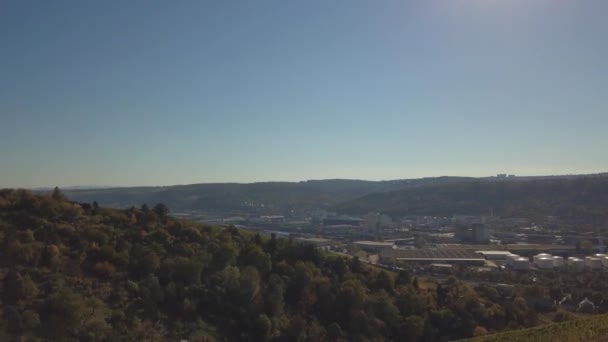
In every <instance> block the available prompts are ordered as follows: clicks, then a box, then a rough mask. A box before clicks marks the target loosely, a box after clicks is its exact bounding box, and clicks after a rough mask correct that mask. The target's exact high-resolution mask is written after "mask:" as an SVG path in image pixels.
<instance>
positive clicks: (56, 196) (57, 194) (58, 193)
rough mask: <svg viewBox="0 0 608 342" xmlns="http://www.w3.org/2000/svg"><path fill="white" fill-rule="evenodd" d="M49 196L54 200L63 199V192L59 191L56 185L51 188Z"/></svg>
mask: <svg viewBox="0 0 608 342" xmlns="http://www.w3.org/2000/svg"><path fill="white" fill-rule="evenodd" d="M51 197H52V198H53V199H54V200H56V201H65V196H64V195H63V192H61V190H60V189H59V187H57V186H56V187H55V188H54V189H53V193H52V194H51Z"/></svg>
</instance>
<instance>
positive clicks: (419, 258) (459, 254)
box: [380, 248, 486, 266]
mask: <svg viewBox="0 0 608 342" xmlns="http://www.w3.org/2000/svg"><path fill="white" fill-rule="evenodd" d="M380 257H381V258H382V259H389V260H396V261H402V262H407V263H414V264H450V265H454V264H460V265H469V266H474V265H479V266H481V265H485V263H486V259H484V258H483V257H481V256H480V255H479V254H477V253H475V252H473V251H468V250H463V249H436V248H425V249H394V250H384V251H382V252H381V253H380Z"/></svg>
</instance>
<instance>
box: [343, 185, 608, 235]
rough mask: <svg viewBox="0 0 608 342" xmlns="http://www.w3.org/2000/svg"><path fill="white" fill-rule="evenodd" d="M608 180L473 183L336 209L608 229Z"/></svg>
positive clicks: (408, 191)
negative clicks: (552, 221)
mask: <svg viewBox="0 0 608 342" xmlns="http://www.w3.org/2000/svg"><path fill="white" fill-rule="evenodd" d="M607 207H608V176H605V175H603V176H602V175H598V176H585V177H583V176H581V177H575V178H557V179H540V180H530V181H509V180H505V181H487V180H474V181H463V182H457V183H447V184H442V185H437V186H427V187H418V188H410V189H404V190H400V191H392V192H386V193H377V194H371V195H368V196H364V197H363V198H360V199H356V200H353V201H349V202H346V203H343V204H340V205H337V206H336V207H335V209H336V210H338V211H340V212H344V213H350V214H365V213H368V212H370V211H382V212H384V213H387V214H390V215H395V216H404V215H432V216H448V217H449V216H452V215H457V214H463V215H491V214H493V215H497V216H501V217H524V218H530V219H534V220H538V221H541V222H543V221H544V220H546V218H547V216H557V217H558V218H560V219H562V220H564V221H565V222H567V223H570V224H580V225H595V226H603V227H608V210H606V208H607Z"/></svg>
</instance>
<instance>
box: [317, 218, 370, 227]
mask: <svg viewBox="0 0 608 342" xmlns="http://www.w3.org/2000/svg"><path fill="white" fill-rule="evenodd" d="M362 222H363V220H362V219H360V218H356V217H326V218H324V219H323V226H324V227H327V226H337V225H345V226H354V227H360V226H361V223H362Z"/></svg>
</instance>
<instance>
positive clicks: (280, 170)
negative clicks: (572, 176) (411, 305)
mask: <svg viewBox="0 0 608 342" xmlns="http://www.w3.org/2000/svg"><path fill="white" fill-rule="evenodd" d="M607 14H608V1H605V0H595V1H594V0H587V1H574V0H534V1H533V0H468V1H467V0H445V1H433V0H420V1H405V0H404V1H372V0H369V1H356V0H347V1H346V0H345V1H335V0H332V1H327V0H318V1H316V0H315V1H285V0H277V1H223V0H221V1H220V0H218V1H199V0H196V1H194V0H193V1H186V0H180V1H152V0H141V1H133V0H129V1H117V0H116V1H75V0H73V1H60V0H55V1H28V0H14V1H11V0H9V1H2V2H1V3H0V187H2V186H5V187H13V186H21V187H34V186H52V185H59V186H67V185H85V184H86V185H166V184H185V183H197V182H219V181H238V182H250V181H262V180H304V179H320V178H359V179H395V178H414V177H422V176H436V175H471V176H483V175H494V174H496V173H502V172H507V173H514V174H521V175H531V174H564V173H586V172H600V171H607V170H608V130H607V129H608V20H606V15H607Z"/></svg>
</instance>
